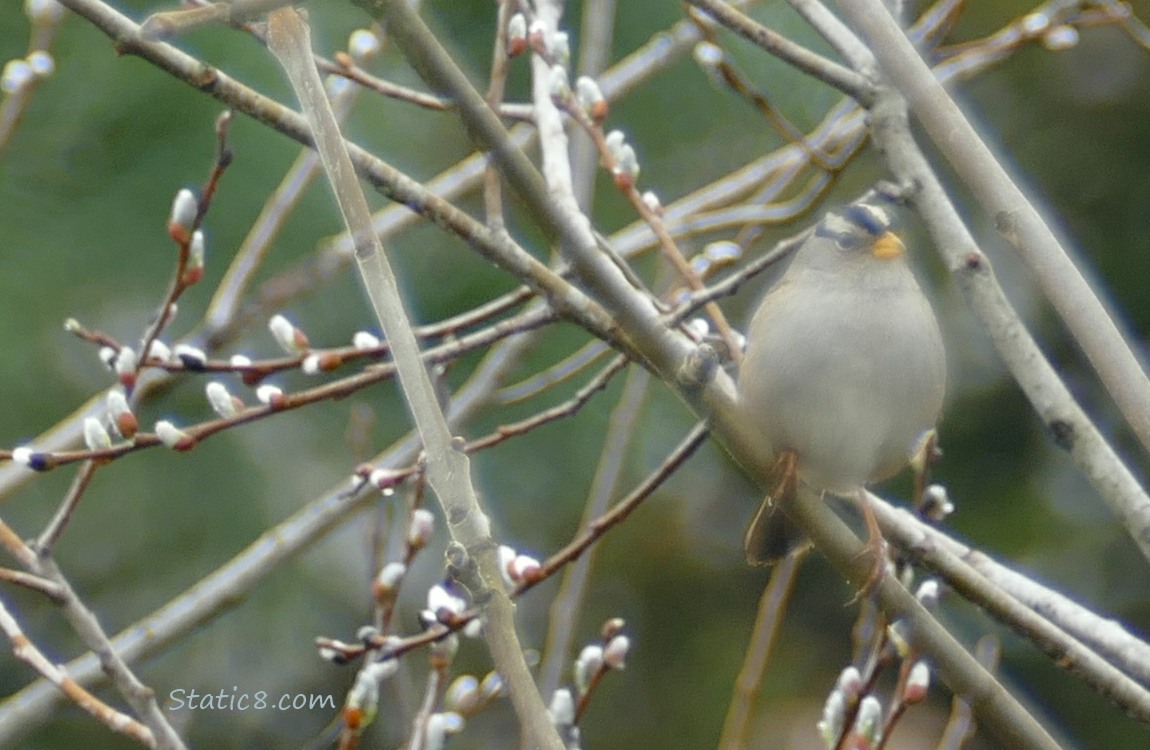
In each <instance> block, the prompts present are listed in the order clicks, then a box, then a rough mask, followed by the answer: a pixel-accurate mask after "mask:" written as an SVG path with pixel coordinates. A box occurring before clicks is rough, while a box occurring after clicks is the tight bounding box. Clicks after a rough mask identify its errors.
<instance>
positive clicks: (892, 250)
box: [870, 232, 906, 260]
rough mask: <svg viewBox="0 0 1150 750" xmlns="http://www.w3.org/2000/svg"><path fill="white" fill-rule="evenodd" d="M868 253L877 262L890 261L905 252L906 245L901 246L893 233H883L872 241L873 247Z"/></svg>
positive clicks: (900, 241)
mask: <svg viewBox="0 0 1150 750" xmlns="http://www.w3.org/2000/svg"><path fill="white" fill-rule="evenodd" d="M870 252H871V255H873V256H874V257H876V258H878V259H879V260H891V259H892V258H897V257H898V256H900V255H902V254H903V253H904V252H906V245H904V244H902V240H900V239H899V238H898V235H896V234H895V233H894V232H885V233H884V234H883V235H882V236H881V237H879V238H878V239H877V240H875V241H874V247H872V248H871V251H870Z"/></svg>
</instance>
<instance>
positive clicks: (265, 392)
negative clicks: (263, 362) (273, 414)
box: [256, 383, 284, 406]
mask: <svg viewBox="0 0 1150 750" xmlns="http://www.w3.org/2000/svg"><path fill="white" fill-rule="evenodd" d="M283 395H284V392H283V388H280V387H279V386H278V385H272V384H271V383H264V384H263V385H261V386H260V387H259V388H256V398H257V399H259V402H260V403H261V404H266V405H268V406H274V405H275V404H274V403H273V402H275V401H279V400H280V399H282V398H283Z"/></svg>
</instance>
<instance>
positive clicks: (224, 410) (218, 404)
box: [204, 380, 238, 419]
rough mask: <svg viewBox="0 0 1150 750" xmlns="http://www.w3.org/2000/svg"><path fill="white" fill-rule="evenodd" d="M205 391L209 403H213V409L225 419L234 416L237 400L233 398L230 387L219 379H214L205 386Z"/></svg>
mask: <svg viewBox="0 0 1150 750" xmlns="http://www.w3.org/2000/svg"><path fill="white" fill-rule="evenodd" d="M204 393H206V394H207V396H208V403H209V404H211V407H212V411H214V412H215V413H216V414H218V415H220V416H221V417H223V418H224V419H229V418H230V417H234V416H235V415H236V412H237V411H238V410H237V409H236V402H235V400H234V399H233V398H232V394H231V393H229V392H228V387H227V386H226V385H224V384H223V383H220V382H219V381H216V380H213V381H212V382H210V383H208V384H207V385H206V386H204Z"/></svg>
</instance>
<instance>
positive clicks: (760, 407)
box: [737, 201, 947, 575]
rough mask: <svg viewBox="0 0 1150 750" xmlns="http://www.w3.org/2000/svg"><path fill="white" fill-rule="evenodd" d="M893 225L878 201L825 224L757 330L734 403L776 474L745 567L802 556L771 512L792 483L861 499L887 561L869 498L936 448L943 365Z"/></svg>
mask: <svg viewBox="0 0 1150 750" xmlns="http://www.w3.org/2000/svg"><path fill="white" fill-rule="evenodd" d="M892 224H893V214H892V212H891V210H890V209H889V208H888V207H887V206H884V205H878V204H876V203H874V202H868V201H859V202H856V203H853V204H850V205H848V206H846V207H845V208H844V209H842V210H838V211H831V212H828V213H827V214H826V215H825V216H824V217H823V218H822V220H821V221H820V222H819V223H818V225H817V227H816V228H815V230H814V232H813V233H812V234H811V235H810V236H809V237H808V238H807V239H806V240H805V241H804V242H803V243H802V244H801V245H800V247H799V248H798V250H796V251H795V253H794V256H793V258H792V259H791V262H790V265H789V266H788V267H787V269H786V270H785V271H784V273H783V275H782V276H781V278H780V279H779V280H778V282H777V283H775V284H774V285H773V286H772V287H771V288H770V289H769V290H768V291H767V293H766V295H765V296H764V297H763V299H762V301H761V302H760V303H759V306H758V308H757V310H756V311H755V313H754V315H753V317H752V319H751V323H750V325H749V327H748V329H747V333H746V345H745V352H744V356H743V359H742V362H741V364H740V366H739V373H738V378H737V394H738V404H739V407H740V410H741V411H742V412H743V413H744V415H745V416H746V418H747V419H749V420H750V423H751V424H752V426H753V427H755V428H756V429H757V430H759V431H760V433H761V434H762V436H763V438H764V442H765V444H766V445H767V446H768V449H769V450H770V453H771V455H770V456H769V458H770V459H771V460H772V461H773V462H774V465H775V467H776V468H775V471H774V472H773V479H774V481H775V484H774V486H773V491H772V493H771V494H769V495H768V496H767V497H766V498H765V500H764V501H763V504H762V506H761V507H760V509H759V511H758V513H757V514H756V515H755V517H754V520H752V522H751V525H750V527H749V528H748V530H747V534H746V537H745V539H744V549H745V552H746V555H747V560H748V561H749V562H751V563H752V564H770V563H773V562H775V561H777V560H778V559H780V558H782V557H783V556H785V555H786V554H788V553H789V552H790V551H792V550H793V549H794V548H795V547H796V539H795V537H796V534H795V530H794V527H793V525H789V522H788V521H786V520H785V517H784V514H783V513H779V512H778V510H777V507H778V505H779V502H776V501H777V500H778V499H779V498H782V497H784V496H785V494H786V493H788V492H794V491H796V488H797V487H798V483H799V482H801V483H804V484H806V485H808V486H809V487H811V488H812V489H814V490H815V491H818V492H820V493H830V494H833V495H839V496H844V497H852V496H853V497H857V498H859V501H860V503H861V504H862V511H863V516H864V518H865V519H866V521H867V528H868V531H869V532H870V537H871V538H870V540H869V542H870V545H871V546H872V547H875V546H876V545H877V548H876V552H881V550H882V548H883V547H882V545H883V542H882V537H881V533H879V531H878V525H877V522H875V520H874V515H873V511H872V510H871V509H870V506H869V504H868V502H867V500H866V496H865V493H864V488H865V487H867V486H868V485H870V484H872V483H874V482H878V481H880V480H883V479H886V478H888V477H891V476H893V475H894V474H897V473H898V472H899V471H901V470H902V469H904V468H905V467H906V466H907V465H908V464H909V463H910V462H911V460H912V458H913V457H914V456H915V455H916V453H918V452H920V451H923V450H925V446H927V445H928V442H927V441H928V439H929V440H931V441H933V435H934V429H935V427H936V424H937V422H938V419H939V414H940V412H941V410H942V406H943V399H944V395H945V390H946V378H947V366H946V353H945V349H944V346H943V338H942V334H941V331H940V329H939V325H938V320H937V319H936V318H935V315H934V312H933V310H932V309H931V305H930V302H929V301H928V300H927V298H926V295H925V294H924V293H923V291H922V288H921V287H920V286H919V284H918V282H917V280H916V279H915V276H914V274H913V272H912V270H911V267H910V265H909V263H908V261H907V254H906V248H905V245H904V244H903V242H902V241H901V240H900V239H899V237H898V236H897V235H896V234H895V233H894V232H893V231H892V230H891V226H892ZM929 445H931V446H933V442H931V443H929ZM876 534H877V535H878V538H877V539H875V535H876ZM800 538H801V537H800ZM878 558H879V555H878V554H876V570H877V572H876V575H877V574H878V572H881V568H878V567H877V566H879V565H880V563H879V562H877V559H878Z"/></svg>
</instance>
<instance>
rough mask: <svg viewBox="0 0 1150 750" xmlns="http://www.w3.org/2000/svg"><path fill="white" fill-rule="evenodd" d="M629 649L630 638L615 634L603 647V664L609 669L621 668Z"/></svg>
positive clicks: (624, 663) (623, 665)
mask: <svg viewBox="0 0 1150 750" xmlns="http://www.w3.org/2000/svg"><path fill="white" fill-rule="evenodd" d="M630 650H631V639H630V638H628V637H627V636H625V635H617V636H615V637H614V638H612V639H611V640H610V641H608V642H607V646H606V647H605V648H604V649H603V664H604V666H607V667H609V668H610V669H622V668H623V667H625V666H626V660H627V652H629V651H630Z"/></svg>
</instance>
